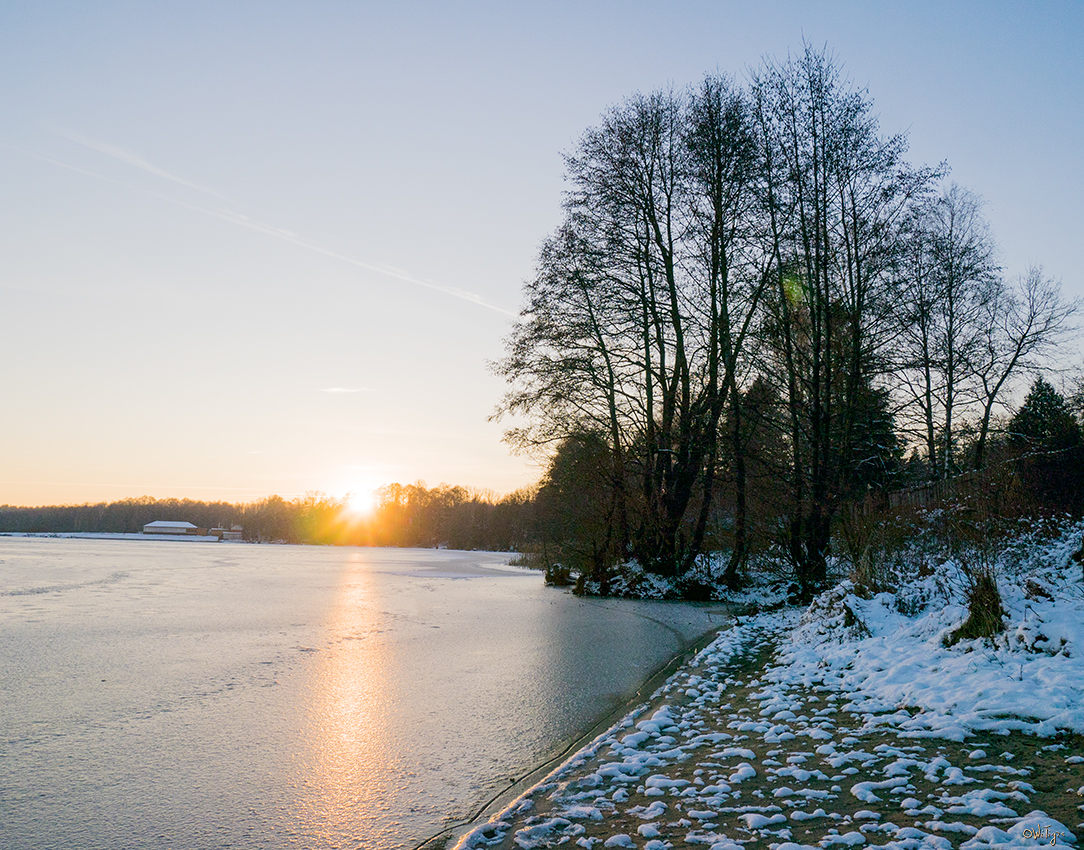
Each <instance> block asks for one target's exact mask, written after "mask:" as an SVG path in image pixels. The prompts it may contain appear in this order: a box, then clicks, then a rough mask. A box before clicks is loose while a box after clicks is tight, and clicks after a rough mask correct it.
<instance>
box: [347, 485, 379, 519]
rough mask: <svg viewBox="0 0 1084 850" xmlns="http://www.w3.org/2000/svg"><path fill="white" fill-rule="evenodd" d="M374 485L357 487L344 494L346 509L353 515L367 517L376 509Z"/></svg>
mask: <svg viewBox="0 0 1084 850" xmlns="http://www.w3.org/2000/svg"><path fill="white" fill-rule="evenodd" d="M376 489H377V488H375V487H358V488H357V489H356V490H351V491H350V492H349V493H347V494H346V510H347V512H348V513H349V514H350V515H352V516H354V517H358V518H361V517H367V516H369V515H370V514H372V512H373V511H374V510H376Z"/></svg>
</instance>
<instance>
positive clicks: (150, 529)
mask: <svg viewBox="0 0 1084 850" xmlns="http://www.w3.org/2000/svg"><path fill="white" fill-rule="evenodd" d="M198 531H199V529H198V528H197V527H196V526H194V525H192V523H190V522H173V521H171V520H166V519H158V520H155V521H154V522H148V523H147V524H146V525H145V526H143V533H144V534H173V535H178V534H196V533H197V532H198Z"/></svg>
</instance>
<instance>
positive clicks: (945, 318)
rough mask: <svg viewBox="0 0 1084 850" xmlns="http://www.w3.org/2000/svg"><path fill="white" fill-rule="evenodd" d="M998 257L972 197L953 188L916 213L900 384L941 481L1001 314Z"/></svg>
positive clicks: (904, 297)
mask: <svg viewBox="0 0 1084 850" xmlns="http://www.w3.org/2000/svg"><path fill="white" fill-rule="evenodd" d="M994 254H995V249H994V241H993V237H992V235H991V233H990V229H989V226H988V225H987V223H986V220H985V219H984V218H983V216H982V201H981V199H979V198H978V197H977V196H976V195H974V194H973V193H972V192H969V191H968V190H966V189H964V188H962V187H960V186H958V185H956V184H952V185H950V186H949V187H948V188H947V189H945V190H944V191H943V192H941V194H940V195H939V196H937V197H935V198H932V199H929V200H927V201H926V202H925V203H923V204H921V205H919V206H918V207H917V209H915V210H914V213H913V215H912V217H911V219H910V221H909V228H908V241H907V244H906V248H905V253H904V256H903V260H902V262H901V264H900V269H901V272H902V280H901V290H900V294H901V298H900V305H901V309H900V310H899V313H898V316H897V318H898V319H899V323H898V327H899V329H900V343H901V344H900V346H899V351H898V359H897V363H898V366H899V372H898V378H899V384H898V386H899V388H900V389H901V390H902V392H903V393H904V394H905V396H907V401H908V402H909V408H910V409H911V410H912V411H914V413H915V415H913V416H912V420H913V421H917V422H918V423H920V432H921V436H922V440H923V442H924V443H925V448H926V457H927V462H928V464H929V469H930V474H931V477H932V478H935V479H939V478H946V477H948V476H949V475H951V474H952V473H953V472H954V471H955V466H954V463H955V460H954V459H955V455H956V451H955V449H956V441H957V431H958V430H959V428H958V424H959V423H958V420H959V418H960V417H959V414H960V411H961V410H965V409H967V407H968V406H969V405H970V404H972V403H973V402H974V400H975V398H974V385H973V376H974V370H975V360H976V357H977V356H978V353H979V350H980V348H981V346H982V341H983V336H984V328H985V327H986V326H987V325H988V324H989V322H990V320H991V317H992V315H993V313H994V312H996V311H997V310H998V309H1000V306H999V298H1000V294H999V293H1000V287H1001V285H1000V281H999V278H998V271H999V269H998V267H997V264H996V262H995V260H994Z"/></svg>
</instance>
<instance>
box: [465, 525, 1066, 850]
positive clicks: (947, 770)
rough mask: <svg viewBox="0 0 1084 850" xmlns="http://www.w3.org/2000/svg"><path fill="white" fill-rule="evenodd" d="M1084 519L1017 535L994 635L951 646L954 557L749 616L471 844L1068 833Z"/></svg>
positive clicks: (655, 845)
mask: <svg viewBox="0 0 1084 850" xmlns="http://www.w3.org/2000/svg"><path fill="white" fill-rule="evenodd" d="M1082 531H1084V526H1081V525H1075V526H1074V525H1066V526H1064V527H1063V528H1061V529H1060V532H1059V533H1058V534H1056V535H1055V536H1053V538H1050V537H1047V538H1046V539H1039V538H1038V537H1037V536H1036V535H1034V534H1027V533H1022V534H1021V535H1020V536H1018V537H1017V538H1016V539H1014V540H1012V541H1009V542H1008V543H1006V544H1005V545H1004V546H1003V547H1002V549H1001V550H1000V552H999V553H998V555H997V557H996V558H994V559H993V562H992V563H993V567H994V571H995V573H996V575H997V579H998V585H999V589H1000V591H1001V596H1002V603H1003V606H1004V609H1005V612H1006V617H1005V624H1006V629H1005V631H1004V632H1003V633H1002V634H1000V635H998V636H996V637H993V638H983V639H976V640H970V641H969V640H961V641H959V642H956V643H955V644H954V645H952V646H951V647H950V646H947V645H946V641H945V638H946V637H947V636H948V635H949V634H950V633H951V632H952V631H953V630H954V629H955V628H957V627H958V626H959V625H960V624H961V623H962V622H963V621H964V620H965V619H966V617H967V613H968V611H967V603H966V599H965V598H964V591H963V588H964V587H965V585H966V581H965V580H964V576H963V572H962V569H961V563H960V562H958V561H954V560H953V559H952V558H940V559H938V558H934V559H932V561H931V559H926V560H925V561H923V563H924V566H923V568H922V569H917V568H916V569H914V570H913V571H911V573H912V574H911V576H910V577H908V578H907V579H900V580H897V581H895V582H894V586H895V590H894V592H891V593H889V592H883V593H877V594H872V595H871V594H868V593H863V594H860V593H858V592H857V589H856V587H855V586H854V585H853V584H852V583H850V582H849V581H844V582H841V583H840V584H839V585H837V586H836V587H834V588H833V589H832V590H829V591H827V592H826V593H824V594H822V595H821V596H820V597H819V598H818V599H817V600H815V601H814V602H813V604H812V605H810V606H809V608H808V609H805V610H796V609H789V610H782V611H776V612H773V613H765V614H758V615H755V616H752V617H747V618H744V619H742V620H739V621H738V622H737V623H736V624H734V625H733V627H731V628H728V629H726V630H725V631H723V632H721V633H720V634H719V636H718V637H717V639H716V640H715V641H714V642H713V643H712V644H711V645H710V646H708V647H707V648H706V649H705V650H703V651H702V652H701V653H699V655H698V656H697V657H696V658H695V659H694V660H693V661H692V662H691V663H690V664H688V665H687V666H686V667H685V668H683V669H682V670H681V671H679V672H678V673H677V674H675V675H674V676H673V677H671V679H670V680H669V681H668V682H667V683H666V684H665V685H664V686H663V687H661V688H660V689H659V690H658V691H657V692H656V693H655V695H654V696H653V698H652V700H651V701H650V702H649V703H647V704H645V705H643V706H640V707H638V708H637V709H636V710H634V711H632V712H631V713H630V714H629V715H628V716H627V717H625V718H624V719H623V720H622V721H621V722H620V723H618V724H617V725H615V726H614V727H613V728H611V729H610V730H608V731H607V732H606V733H604V734H603V735H601V736H599V737H598V738H597V739H595V740H594V741H593V742H592V743H591V744H590V745H588V746H587V747H585V748H584V749H583V750H581V751H580V752H578V753H576V754H575V755H574V756H573V757H572V758H570V759H569V760H568V761H566V762H565V764H564V765H562V766H561V767H560V768H558V769H557V770H556V771H555V772H554V773H553V774H551V775H550V776H549V777H548V778H547V779H546V780H544V781H543V783H541V784H540V785H539V786H537V787H536V788H534V789H532V790H530V791H528V792H527V793H526V794H524V795H523V796H522V797H520V798H519V799H518V800H517V801H515V802H514V803H513V804H512V805H511V806H509V807H508V808H507V809H505V810H504V811H503V812H501V813H499V814H497V815H496V816H494V817H493V818H492V819H491V820H490V821H489V822H488V823H487V824H484V825H482V826H480V827H478V828H476V829H474V830H473V831H472V832H471V833H469V834H468V835H466V836H465V837H464V838H463V839H462V840H461V842H460V843H459V845H458V847H459V848H461V850H479V848H490V847H502V848H505V847H506V848H519V850H537V848H547V847H556V846H569V847H584V848H588V850H591V848H610V847H625V848H632V847H635V848H642V850H666V849H667V848H672V847H683V846H704V847H707V848H710V850H737V848H745V847H765V848H773V850H799V848H814V847H816V848H828V847H833V846H836V845H842V846H856V847H873V846H883V847H889V848H893V850H917V849H918V848H938V850H946V849H947V848H961V849H962V850H980V848H993V847H1033V846H1038V845H1051V844H1055V845H1058V844H1060V845H1074V844H1075V843H1076V841H1077V837H1078V836H1080V838H1081V839H1084V824H1082V823H1081V821H1082V820H1084V806H1082V805H1081V804H1082V803H1084V800H1082V799H1081V798H1082V796H1084V700H1082V695H1084V584H1082V581H1081V566H1080V564H1079V563H1076V562H1075V561H1073V559H1072V555H1073V553H1074V552H1075V551H1077V550H1078V549H1079V548H1080V543H1081V533H1082ZM927 554H928V552H927ZM905 566H906V565H905ZM905 572H906V570H905ZM920 573H922V575H919V574H920Z"/></svg>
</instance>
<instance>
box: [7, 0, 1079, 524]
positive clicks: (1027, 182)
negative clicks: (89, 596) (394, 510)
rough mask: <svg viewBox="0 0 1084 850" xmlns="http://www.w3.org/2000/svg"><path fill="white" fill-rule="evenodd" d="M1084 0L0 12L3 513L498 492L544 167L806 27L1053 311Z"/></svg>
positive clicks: (547, 221) (1071, 167)
mask: <svg viewBox="0 0 1084 850" xmlns="http://www.w3.org/2000/svg"><path fill="white" fill-rule="evenodd" d="M1082 35H1084V3H1081V2H1077V0H1064V2H1043V1H1042V0H1032V1H1031V2H1004V1H1003V2H990V1H989V0H987V2H968V0H957V1H956V2H952V3H944V2H922V1H921V0H908V2H891V1H890V0H884V1H883V2H876V3H869V2H831V3H829V2H811V1H810V0H805V2H763V3H759V4H750V3H747V2H726V1H725V0H724V1H722V2H684V1H683V0H670V2H665V3H662V2H659V3H641V2H624V3H618V2H546V3H507V2H492V3H487V2H456V3H451V2H445V3H437V2H412V0H407V2H399V3H394V4H391V3H369V2H333V0H327V1H326V2H321V1H320V0H316V2H311V3H298V2H293V3H288V2H274V0H260V2H222V0H215V2H202V0H187V2H178V3H164V2H129V3H123V2H110V0H100V2H95V3H72V2H65V3H57V2H48V0H40V1H39V2H12V0H0V83H2V84H0V304H2V306H3V314H2V315H3V324H2V327H3V331H2V333H0V363H2V364H3V365H4V369H3V375H4V377H3V383H2V384H0V410H2V412H3V413H2V415H0V504H25V505H34V504H61V503H83V502H97V501H111V500H114V499H121V498H126V497H133V496H140V495H150V496H155V497H159V498H167V497H179V498H185V497H187V498H193V499H207V500H218V499H223V500H227V501H252V500H255V499H259V498H262V497H264V496H267V495H270V494H273V493H277V494H280V495H283V496H285V497H287V498H289V497H294V496H298V495H301V494H304V493H306V492H311V491H320V492H324V493H327V494H330V495H333V496H341V495H344V494H346V493H347V492H351V491H352V492H355V493H357V492H363V491H368V490H371V489H372V488H373V487H376V486H378V485H381V484H384V483H389V482H393V481H398V482H402V483H412V482H415V481H424V482H426V484H427V485H428V486H435V485H437V484H439V483H442V482H447V483H450V484H461V485H464V486H470V487H474V488H479V489H484V490H491V491H493V492H494V493H498V494H499V493H506V492H510V491H512V490H514V489H516V488H518V487H521V486H524V485H527V484H529V483H531V482H533V481H535V480H537V478H538V477H539V475H540V472H541V467H540V465H539V464H540V460H539V459H538V458H531V457H523V456H517V455H513V454H511V453H510V452H509V450H508V447H507V446H506V445H505V444H504V443H503V442H502V440H501V436H502V433H503V430H504V429H505V427H507V424H508V423H506V422H504V423H502V422H493V421H490V419H489V417H490V415H491V414H492V413H493V410H494V408H495V406H496V404H497V402H498V401H499V399H500V396H501V394H502V392H503V389H504V388H503V386H502V382H501V380H500V379H499V378H497V377H496V376H494V375H493V374H492V373H491V372H490V371H489V370H488V368H487V363H489V362H491V361H493V360H496V359H498V358H500V357H501V355H502V353H503V342H502V341H503V339H504V338H505V337H506V336H507V334H508V333H509V331H510V329H511V323H512V321H513V320H514V317H515V314H516V312H517V311H518V309H519V307H520V306H521V287H522V284H523V281H524V280H526V279H527V278H529V277H530V275H531V273H532V270H533V268H534V262H535V258H536V254H537V250H538V247H539V245H540V243H541V241H542V240H543V239H544V238H545V237H546V235H547V234H548V233H550V232H551V231H552V230H553V229H554V228H555V227H556V226H557V224H558V223H559V221H560V217H561V208H560V203H561V192H562V189H563V187H564V183H563V160H562V154H563V153H565V152H568V151H570V150H571V149H572V148H573V147H574V145H575V144H576V141H577V139H578V138H579V137H580V136H581V135H582V133H583V132H584V131H585V130H586V129H587V128H589V127H591V126H593V125H594V124H596V123H597V121H598V120H599V116H600V115H601V114H602V112H603V111H604V110H605V109H606V108H607V107H609V106H611V105H614V104H617V103H620V102H621V101H622V100H623V99H625V98H626V97H628V96H630V95H631V94H634V93H636V92H650V91H652V90H655V89H658V88H662V87H666V86H669V85H674V86H676V87H683V86H686V85H690V84H695V83H696V82H697V81H699V80H700V79H702V78H703V76H704V74H705V73H709V72H712V73H714V72H722V73H725V74H727V75H730V76H732V77H735V78H737V79H742V78H744V77H745V76H746V75H747V74H748V73H749V71H750V69H753V68H756V67H757V66H759V65H760V64H761V63H762V61H763V59H764V58H765V57H774V58H776V59H783V58H785V57H786V56H787V54H788V53H794V52H797V51H800V50H801V47H802V42H803V39H804V40H806V41H808V42H809V43H811V44H812V45H814V46H817V47H826V48H827V49H828V50H829V51H830V52H831V53H832V54H833V55H834V56H835V57H836V59H837V60H838V61H839V62H840V63H842V65H843V68H844V72H845V74H846V75H847V76H848V77H849V78H850V79H851V80H852V82H853V83H854V84H855V85H856V86H857V87H861V88H867V89H868V92H869V95H870V97H871V98H872V99H873V101H874V103H875V110H876V112H877V113H878V114H879V116H880V120H881V129H882V131H883V132H885V133H895V132H906V133H907V135H908V138H909V140H910V153H909V157H910V159H911V160H912V161H913V162H915V163H916V164H929V165H934V164H937V163H939V162H942V161H944V162H947V164H948V165H949V167H950V168H951V178H952V179H953V180H955V181H957V182H959V183H960V184H962V185H964V186H966V187H968V188H970V189H972V190H974V191H975V192H977V193H978V194H980V195H981V196H982V197H983V198H984V199H985V201H986V207H985V211H986V215H987V217H988V219H989V221H990V224H991V226H992V228H993V231H994V233H995V235H996V237H997V240H998V243H999V246H1000V252H1001V256H1000V259H1001V262H1002V265H1003V267H1004V270H1005V273H1006V274H1007V275H1009V276H1015V275H1018V274H1021V273H1022V272H1024V271H1025V269H1026V268H1027V267H1028V266H1029V265H1031V264H1039V263H1041V264H1042V265H1043V267H1044V269H1045V271H1046V273H1047V274H1048V275H1050V276H1052V277H1054V278H1056V279H1060V280H1061V281H1062V284H1063V288H1064V292H1065V294H1066V295H1068V296H1071V297H1076V296H1084V277H1082V275H1081V272H1080V265H1079V263H1078V262H1076V255H1077V252H1078V248H1079V246H1080V245H1081V243H1082V241H1084V239H1082V237H1084V227H1082V222H1084V217H1082V214H1081V210H1080V199H1081V198H1082V197H1084V162H1082V153H1084V146H1082V141H1081V140H1082V139H1084V96H1082V94H1081V93H1082V92H1084V51H1081V50H1080V39H1081V36H1082Z"/></svg>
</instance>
